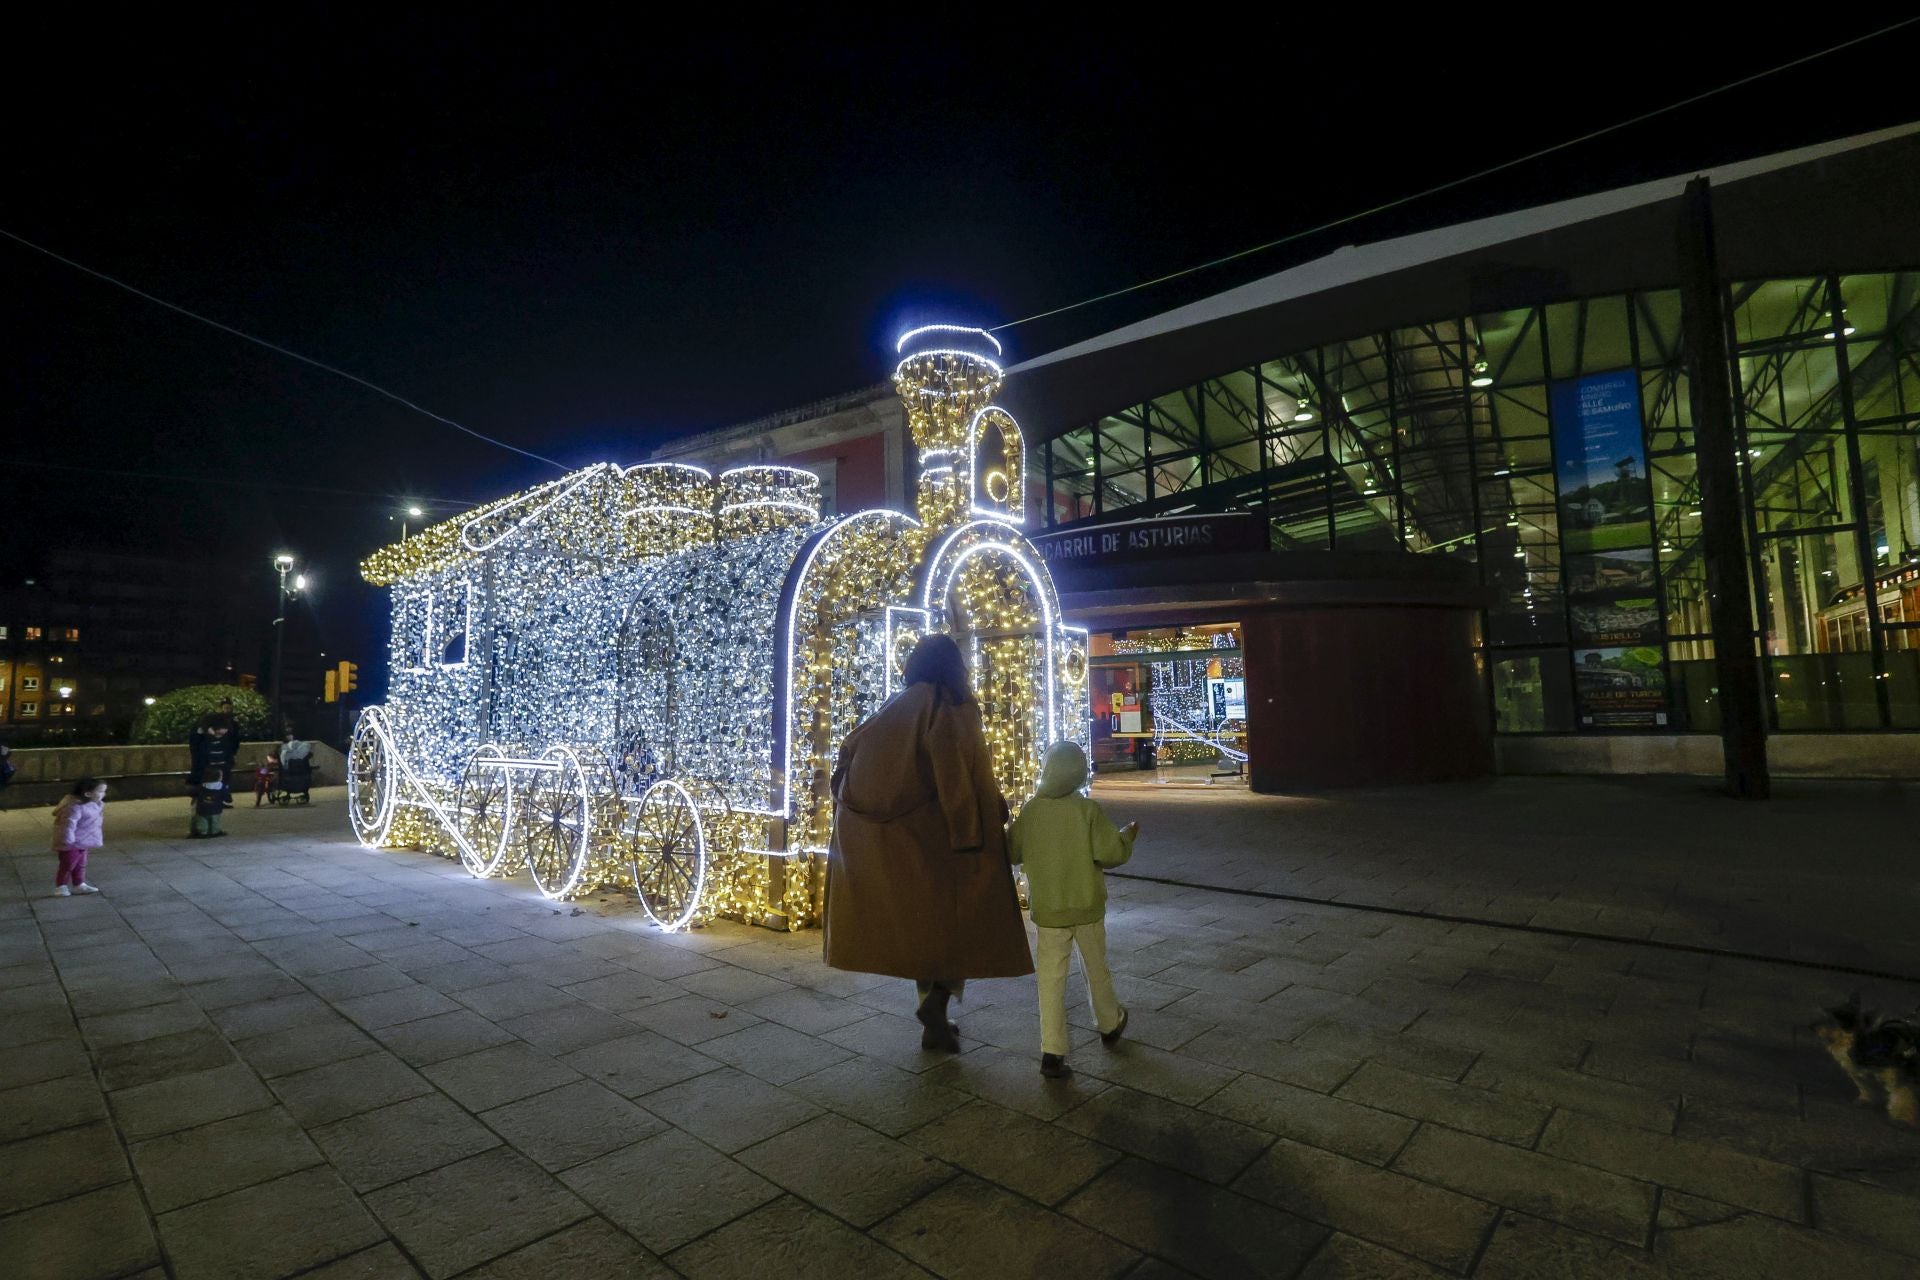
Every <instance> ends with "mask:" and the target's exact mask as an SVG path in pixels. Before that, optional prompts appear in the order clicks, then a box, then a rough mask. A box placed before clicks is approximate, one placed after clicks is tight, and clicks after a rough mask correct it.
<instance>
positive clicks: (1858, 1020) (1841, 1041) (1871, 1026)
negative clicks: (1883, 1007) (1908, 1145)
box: [1813, 991, 1920, 1127]
mask: <svg viewBox="0 0 1920 1280" xmlns="http://www.w3.org/2000/svg"><path fill="white" fill-rule="evenodd" d="M1825 1013H1826V1015H1827V1019H1828V1020H1827V1021H1825V1022H1816V1023H1814V1024H1813V1032H1814V1034H1815V1035H1817V1036H1819V1037H1820V1043H1821V1044H1822V1045H1824V1046H1825V1047H1826V1050H1827V1054H1828V1056H1830V1057H1831V1058H1832V1059H1833V1060H1834V1062H1836V1063H1838V1064H1839V1066H1840V1069H1841V1070H1842V1071H1844V1072H1846V1073H1847V1079H1849V1080H1851V1081H1853V1087H1854V1089H1855V1090H1856V1091H1857V1093H1858V1094H1859V1097H1858V1099H1857V1101H1858V1102H1860V1103H1861V1105H1863V1106H1872V1105H1873V1104H1874V1101H1875V1099H1874V1093H1873V1086H1874V1085H1875V1084H1878V1085H1879V1086H1880V1088H1881V1089H1882V1090H1883V1091H1884V1092H1885V1093H1886V1097H1887V1115H1888V1116H1889V1117H1890V1118H1891V1119H1893V1120H1896V1121H1898V1122H1899V1123H1901V1124H1905V1125H1913V1126H1916V1127H1920V1021H1908V1020H1906V1019H1901V1018H1886V1019H1882V1018H1881V1017H1880V1016H1879V1015H1877V1014H1875V1013H1873V1012H1871V1011H1870V1010H1867V1009H1863V1008H1862V1007H1861V1005H1860V993H1859V992H1858V991H1856V992H1854V993H1853V995H1852V996H1850V997H1848V999H1847V1001H1846V1003H1844V1004H1837V1005H1834V1006H1833V1007H1832V1008H1830V1009H1827V1010H1825Z"/></svg>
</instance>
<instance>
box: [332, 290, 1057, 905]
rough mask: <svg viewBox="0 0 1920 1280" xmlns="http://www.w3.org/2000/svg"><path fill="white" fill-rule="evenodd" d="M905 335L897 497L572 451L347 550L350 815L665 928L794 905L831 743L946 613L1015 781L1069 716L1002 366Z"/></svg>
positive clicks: (818, 850)
mask: <svg viewBox="0 0 1920 1280" xmlns="http://www.w3.org/2000/svg"><path fill="white" fill-rule="evenodd" d="M917 332H918V334H920V335H922V336H924V335H927V334H933V335H935V338H934V340H935V341H936V342H938V343H940V344H941V345H940V346H938V347H937V348H936V349H933V350H927V351H915V352H914V353H913V354H912V355H909V356H907V357H906V358H905V359H903V360H902V362H901V366H900V372H899V374H898V384H897V385H898V388H899V391H900V394H901V397H902V399H903V400H904V401H905V402H906V405H907V412H908V419H909V423H910V426H911V428H912V431H913V435H914V439H915V442H916V444H917V445H918V446H919V448H920V450H921V462H922V470H921V476H920V480H919V484H918V489H917V501H918V505H919V511H920V518H919V519H915V518H914V517H912V516H908V515H905V514H902V513H900V512H895V511H884V510H874V511H863V512H859V513H857V514H855V515H851V516H847V517H845V518H844V519H841V520H837V521H832V522H825V521H823V520H822V519H821V516H820V511H819V495H820V481H819V478H818V477H817V476H816V475H814V474H813V473H812V472H809V471H806V470H804V469H802V468H799V467H791V466H786V465H783V464H777V463H754V464H748V465H745V466H738V467H733V468H731V469H729V470H726V471H723V472H721V473H720V474H719V475H717V476H716V475H714V474H713V473H712V472H710V471H708V470H705V469H703V468H700V467H694V466H689V465H686V464H683V463H647V464H641V465H638V466H631V467H624V468H623V467H619V466H615V465H612V464H598V465H595V466H591V467H587V468H584V469H583V470H581V471H577V472H574V473H572V474H571V475H568V476H564V477H562V478H561V479H559V480H556V481H552V482H549V483H547V484H543V485H540V486H537V487H536V488H533V489H530V490H528V491H526V492H525V493H521V494H516V495H513V496H511V497H508V498H505V499H502V500H500V501H497V502H493V503H489V504H486V505H484V506H482V507H479V508H476V509H475V510H474V511H472V512H469V513H467V514H465V515H464V516H461V517H458V518H456V519H453V520H448V521H444V522H442V523H440V524H436V525H433V526H430V527H428V528H426V529H423V530H421V531H420V532H419V533H418V534H415V535H414V536H412V537H410V538H407V539H405V540H403V541H402V542H400V543H398V544H395V545H393V546H390V547H384V548H382V549H380V550H379V551H377V552H376V553H375V554H374V555H372V556H370V557H368V559H367V561H366V563H365V564H364V565H363V566H362V572H363V573H364V574H365V576H366V577H367V579H368V580H369V581H371V582H374V583H377V584H379V585H382V586H387V587H389V588H391V590H392V601H391V607H392V614H393V638H392V643H391V649H390V679H391V688H390V698H389V702H388V704H387V705H386V706H385V707H381V708H370V709H369V710H368V711H367V712H365V713H364V714H363V715H362V717H361V720H360V722H359V724H358V725H357V727H356V731H355V735H354V741H353V745H352V749H351V753H350V767H349V787H350V796H349V798H350V806H349V808H350V812H351V814H352V817H353V825H354V831H355V834H356V835H358V836H359V837H360V839H361V840H363V841H364V842H366V843H369V844H383V843H385V844H410V845H415V846H418V847H424V848H431V849H434V850H436V851H438V852H442V853H447V854H450V855H453V856H457V857H459V858H460V859H461V861H462V862H463V864H464V865H465V866H466V867H467V868H468V870H470V871H471V872H473V873H474V874H475V875H482V876H485V875H496V874H511V873H513V872H515V871H517V870H518V869H520V868H522V867H525V868H526V869H527V870H528V871H529V872H530V873H531V875H532V877H533V880H534V883H535V884H536V885H537V886H538V887H539V889H540V891H541V892H542V893H544V894H546V895H547V896H549V897H553V898H565V897H568V896H571V895H573V894H576V893H581V892H585V891H588V890H591V889H595V888H599V887H620V888H626V889H630V890H632V891H633V892H635V893H636V894H637V895H638V896H639V898H640V900H641V903H642V905H643V906H644V907H645V909H646V910H647V912H648V913H649V914H650V915H651V916H652V917H653V919H654V920H656V921H657V922H658V923H659V924H660V925H661V927H663V928H667V929H678V928H685V927H688V926H690V925H693V924H696V923H698V922H699V921H701V920H703V919H706V918H709V917H712V916H715V915H729V916H734V917H737V918H741V919H748V920H763V919H778V920H781V921H784V922H785V923H786V924H787V925H789V926H795V925H802V924H806V923H809V922H811V921H812V920H814V919H817V918H818V914H819V909H820V891H821V888H822V875H821V871H822V868H821V864H820V855H821V854H822V852H823V851H824V849H825V848H826V845H827V840H828V836H829V835H830V834H831V831H832V796H831V794H830V788H829V785H828V784H829V778H830V775H831V772H832V766H833V759H834V755H835V753H836V752H837V751H838V749H839V744H840V742H841V740H842V739H843V738H844V737H845V736H846V734H847V733H848V732H849V731H850V730H851V729H852V728H853V727H854V725H856V724H858V723H859V722H860V720H862V719H864V718H865V717H866V716H868V715H871V714H872V712H873V711H874V710H875V709H876V708H877V707H878V706H879V705H880V703H881V702H882V701H884V700H885V699H886V698H887V697H890V696H891V695H892V694H893V693H895V692H897V691H898V689H899V687H900V673H901V667H902V664H903V663H904V660H905V655H906V653H907V652H908V651H909V650H910V649H911V646H912V645H913V644H914V643H916V642H917V641H918V640H919V638H920V637H921V636H924V635H927V634H930V633H932V632H935V631H943V630H944V631H950V632H953V633H955V634H956V636H958V637H959V638H961V640H962V642H963V646H964V649H965V651H966V652H968V653H969V654H971V655H972V656H973V663H974V670H973V675H974V679H975V683H976V688H977V690H978V692H979V694H980V700H981V705H982V710H983V721H984V724H985V727H986V731H987V738H988V744H989V747H990V748H991V749H992V751H993V753H994V760H995V769H996V773H997V775H998V777H999V779H1000V782H1001V786H1002V788H1003V789H1004V790H1006V791H1007V793H1008V795H1009V798H1010V799H1011V800H1014V801H1018V800H1020V799H1023V798H1024V797H1025V795H1026V791H1027V788H1029V787H1030V786H1031V783H1032V780H1033V778H1034V777H1035V776H1036V774H1037V770H1038V764H1039V756H1040V753H1041V751H1043V750H1044V748H1045V747H1046V745H1047V743H1048V741H1050V740H1051V739H1052V738H1053V737H1055V736H1057V735H1058V734H1059V732H1060V731H1061V730H1062V729H1063V728H1066V729H1069V730H1070V731H1071V732H1072V733H1073V734H1074V736H1076V737H1080V738H1082V739H1083V740H1084V736H1085V726H1084V707H1083V706H1082V705H1081V704H1082V703H1084V697H1085V692H1084V690H1085V674H1086V671H1085V668H1086V637H1085V634H1084V633H1083V632H1078V631H1070V630H1068V629H1065V628H1062V627H1061V626H1060V616H1059V601H1058V597H1057V595H1056V594H1055V592H1054V589H1053V583H1052V580H1051V578H1050V577H1048V575H1047V572H1046V568H1045V565H1044V563H1043V562H1042V561H1040V559H1039V557H1038V556H1037V555H1035V554H1034V552H1033V548H1032V546H1031V544H1029V543H1028V542H1027V541H1026V539H1025V538H1024V537H1022V536H1021V535H1020V533H1019V532H1018V530H1017V528H1015V527H1014V526H1015V525H1016V524H1017V523H1018V521H1019V519H1020V517H1021V513H1022V511H1023V508H1024V504H1025V486H1024V483H1023V481H1022V476H1023V472H1024V466H1025V446H1024V442H1023V441H1022V440H1021V437H1020V431H1019V427H1018V425H1017V424H1016V423H1015V422H1014V421H1013V419H1012V418H1011V417H1009V416H1008V415H1006V414H1005V413H1004V411H1001V410H999V409H996V408H993V407H992V406H991V405H990V404H989V403H988V401H989V400H990V399H991V397H992V395H993V393H994V392H995V391H996V390H997V389H998V386H999V379H1000V371H999V367H998V365H996V364H995V363H994V362H993V361H991V360H989V359H987V358H986V357H985V356H983V355H981V354H979V353H977V352H968V351H966V350H962V349H959V348H960V346H961V345H963V344H962V343H960V342H959V340H958V339H952V338H945V337H941V336H940V335H958V334H962V333H964V334H966V335H967V336H968V337H969V338H973V339H978V338H980V337H981V336H982V335H980V333H979V331H970V330H963V329H961V328H958V327H935V328H933V329H922V330H920V331H917ZM914 336H915V335H907V338H908V339H910V338H913V337H914ZM985 337H986V340H987V341H988V342H991V335H985ZM906 345H907V339H903V346H902V348H901V349H902V350H905V349H906ZM949 347H952V348H954V349H951V350H950V349H948V348H949ZM993 349H994V350H995V351H996V352H997V351H998V349H999V348H998V345H997V344H994V345H993ZM976 485H978V486H980V491H979V492H978V493H976V492H975V487H976ZM975 507H983V508H985V509H981V510H977V511H976V510H974V508H975ZM776 865H780V866H783V867H784V870H783V871H782V872H781V873H780V874H778V875H776V874H774V872H773V870H772V868H774V867H775V866H776Z"/></svg>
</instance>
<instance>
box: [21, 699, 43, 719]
mask: <svg viewBox="0 0 1920 1280" xmlns="http://www.w3.org/2000/svg"><path fill="white" fill-rule="evenodd" d="M39 714H40V704H39V703H37V702H23V703H21V704H20V718H21V719H22V720H30V719H32V718H33V717H35V716H37V715H39Z"/></svg>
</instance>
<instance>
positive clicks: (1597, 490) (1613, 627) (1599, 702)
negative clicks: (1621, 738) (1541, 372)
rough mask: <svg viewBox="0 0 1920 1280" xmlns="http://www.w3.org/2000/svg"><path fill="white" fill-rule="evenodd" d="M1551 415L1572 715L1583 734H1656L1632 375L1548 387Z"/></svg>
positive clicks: (1658, 722)
mask: <svg viewBox="0 0 1920 1280" xmlns="http://www.w3.org/2000/svg"><path fill="white" fill-rule="evenodd" d="M1551 408H1552V416H1553V448H1554V479H1555V480H1556V481H1557V482H1558V487H1559V494H1560V545H1561V548H1562V551H1563V553H1564V561H1563V567H1562V574H1563V577H1564V581H1563V584H1562V585H1563V587H1564V589H1565V591H1566V600H1567V625H1568V630H1569V632H1570V638H1571V640H1572V642H1573V646H1574V648H1573V696H1574V712H1575V715H1576V716H1577V718H1578V721H1579V724H1580V727H1581V728H1583V729H1652V728H1659V727H1662V726H1664V725H1665V724H1666V723H1667V681H1666V662H1665V659H1664V654H1663V649H1664V645H1665V641H1666V632H1665V628H1664V626H1663V624H1662V622H1661V616H1660V600H1659V596H1658V594H1657V592H1658V572H1657V564H1656V561H1655V558H1654V551H1653V488H1652V485H1651V483H1650V481H1649V478H1648V474H1647V451H1646V444H1645V439H1644V437H1643V435H1642V429H1641V421H1640V378H1639V374H1638V373H1637V372H1635V371H1634V370H1632V369H1622V370H1618V371H1616V372H1613V373H1596V374H1592V375H1589V376H1588V377H1584V378H1570V379H1567V380H1565V381H1561V382H1556V383H1554V384H1553V385H1552V387H1551Z"/></svg>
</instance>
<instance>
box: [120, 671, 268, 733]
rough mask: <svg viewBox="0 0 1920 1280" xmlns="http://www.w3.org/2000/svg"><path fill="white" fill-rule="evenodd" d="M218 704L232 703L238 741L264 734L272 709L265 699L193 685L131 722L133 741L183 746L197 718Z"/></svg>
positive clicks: (229, 687)
mask: <svg viewBox="0 0 1920 1280" xmlns="http://www.w3.org/2000/svg"><path fill="white" fill-rule="evenodd" d="M222 701H230V702H232V703H233V715H234V719H236V720H238V721H239V722H240V737H241V738H242V739H246V738H258V737H260V736H261V735H263V734H265V733H266V731H267V722H268V720H269V719H270V718H271V714H272V708H270V707H269V706H268V705H267V700H266V699H265V698H263V697H261V696H260V695H259V694H257V693H255V692H254V691H253V690H251V689H242V688H240V687H239V686H238V685H231V684H195V685H188V686H187V687H186V688H184V689H175V690H174V691H173V692H172V693H169V694H164V695H162V696H161V697H158V698H155V699H154V700H153V705H152V706H150V707H148V708H147V710H146V713H145V714H143V715H142V716H141V717H140V719H139V720H138V721H136V722H135V724H134V726H133V740H134V741H135V742H185V741H186V740H187V735H188V734H190V733H192V732H193V727H194V726H195V725H197V724H199V723H200V721H201V718H202V717H204V716H207V715H210V714H212V713H213V712H214V711H215V710H217V709H218V708H219V706H220V703H221V702H222Z"/></svg>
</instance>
